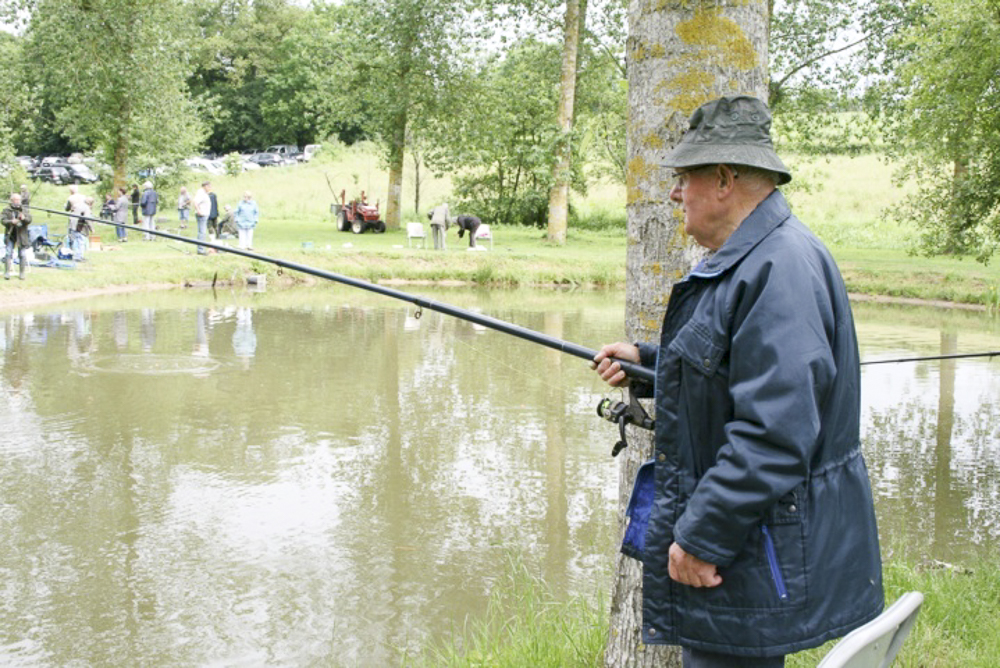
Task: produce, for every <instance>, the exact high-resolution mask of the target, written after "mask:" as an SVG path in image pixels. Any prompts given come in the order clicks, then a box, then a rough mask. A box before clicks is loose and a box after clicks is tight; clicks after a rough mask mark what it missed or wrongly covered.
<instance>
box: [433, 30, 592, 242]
mask: <svg viewBox="0 0 1000 668" xmlns="http://www.w3.org/2000/svg"><path fill="white" fill-rule="evenodd" d="M560 63H561V47H560V46H559V44H557V43H549V44H545V43H541V42H538V41H537V40H534V39H525V40H522V41H520V42H518V43H517V44H515V45H513V46H512V47H511V49H510V50H509V51H507V52H506V53H505V54H502V55H496V56H494V57H492V58H490V59H488V60H487V61H486V62H485V63H483V64H482V65H480V66H479V67H478V68H477V69H476V71H475V72H473V73H472V74H471V75H469V76H468V78H467V79H465V81H464V85H463V86H462V87H461V91H462V98H463V100H464V102H463V104H462V105H461V106H458V105H456V106H455V107H454V108H453V109H454V112H453V114H452V115H450V116H448V117H447V118H444V117H442V118H441V120H440V121H439V122H438V123H437V124H435V125H433V126H431V127H430V128H429V129H428V137H429V138H430V139H431V141H430V143H431V144H432V148H431V149H430V150H428V151H427V159H428V161H429V163H430V164H431V165H432V166H434V167H435V168H436V169H439V170H441V169H449V170H451V171H452V173H454V174H455V176H454V181H455V186H456V188H455V192H456V195H457V197H458V199H459V205H460V207H461V208H465V209H469V210H472V211H476V212H477V214H478V215H479V216H480V217H482V218H484V219H489V220H491V221H493V222H496V223H503V224H527V225H535V226H538V227H544V226H545V224H546V219H547V209H548V199H549V189H550V187H551V185H552V165H553V160H554V147H555V145H556V142H557V141H558V140H559V128H558V126H557V125H556V123H555V109H556V103H557V101H558V96H559V85H558V82H559V71H560ZM575 164H576V168H575V170H574V172H573V180H574V182H575V184H576V185H577V186H580V185H582V184H581V180H582V178H581V174H580V169H579V163H575Z"/></svg>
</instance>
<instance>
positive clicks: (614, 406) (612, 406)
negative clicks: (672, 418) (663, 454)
mask: <svg viewBox="0 0 1000 668" xmlns="http://www.w3.org/2000/svg"><path fill="white" fill-rule="evenodd" d="M597 414H598V415H599V416H600V417H602V418H604V419H605V420H607V421H608V422H614V423H616V424H617V425H618V434H619V435H620V436H621V438H620V439H619V441H618V442H617V443H615V445H614V447H613V448H611V456H612V457H617V456H618V453H619V452H621V451H622V450H624V449H625V448H627V447H628V439H627V438H626V436H625V426H626V425H630V424H633V425H635V426H636V427H639V428H640V429H647V430H650V431H652V430H653V428H654V427H655V424H656V423H655V422H654V421H653V418H651V417H649V413H647V412H646V409H644V408H643V407H642V405H641V404H640V403H639V400H638V399H636V398H635V396H633V395H632V393H631V392H629V397H628V403H625V402H624V401H621V400H619V401H614V400H612V399H611V397H604V398H603V399H601V400H600V401H599V402H598V403H597Z"/></svg>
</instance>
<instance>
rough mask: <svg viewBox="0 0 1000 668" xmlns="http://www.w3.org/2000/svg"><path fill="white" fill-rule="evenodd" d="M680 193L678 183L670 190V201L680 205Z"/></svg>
mask: <svg viewBox="0 0 1000 668" xmlns="http://www.w3.org/2000/svg"><path fill="white" fill-rule="evenodd" d="M681 192H682V191H681V186H680V184H679V183H675V184H674V187H673V188H671V189H670V199H672V200H673V201H675V202H677V203H678V204H680V203H681Z"/></svg>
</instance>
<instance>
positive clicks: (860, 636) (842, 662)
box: [818, 591, 924, 668]
mask: <svg viewBox="0 0 1000 668" xmlns="http://www.w3.org/2000/svg"><path fill="white" fill-rule="evenodd" d="M923 602H924V595H923V594H921V593H920V592H918V591H911V592H907V593H906V594H903V595H902V596H900V597H899V599H898V600H897V601H896V602H895V603H893V604H892V605H891V606H890V607H889V608H887V609H886V610H885V611H884V612H883V613H882V614H881V615H879V616H878V617H876V618H875V619H873V620H872V621H870V622H868V623H867V624H865V625H864V626H862V627H860V628H857V629H854V630H853V631H851V632H850V633H848V634H847V635H846V636H844V637H843V638H841V640H840V642H838V643H837V644H836V645H834V647H833V649H831V650H830V651H829V652H828V653H827V655H826V656H825V657H823V660H822V661H820V663H819V667H818V668H888V667H889V665H890V664H892V661H893V659H895V658H896V653H897V652H899V648H900V647H902V646H903V641H904V640H906V636H907V635H908V634H909V633H910V629H912V628H913V624H914V622H916V621H917V613H918V612H920V605H921V604H922V603H923Z"/></svg>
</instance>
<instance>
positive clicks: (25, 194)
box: [21, 183, 31, 209]
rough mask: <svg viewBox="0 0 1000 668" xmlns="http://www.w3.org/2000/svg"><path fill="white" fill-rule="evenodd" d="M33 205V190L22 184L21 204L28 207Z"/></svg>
mask: <svg viewBox="0 0 1000 668" xmlns="http://www.w3.org/2000/svg"><path fill="white" fill-rule="evenodd" d="M30 205H31V191H30V190H28V186H27V185H25V184H23V183H22V184H21V206H23V207H24V208H25V209H27V208H28V207H29V206H30Z"/></svg>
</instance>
